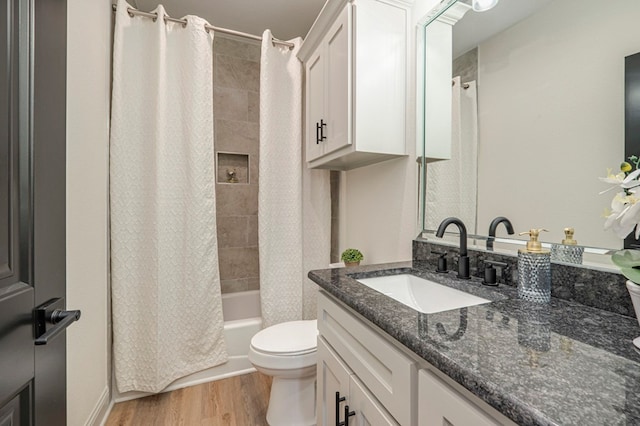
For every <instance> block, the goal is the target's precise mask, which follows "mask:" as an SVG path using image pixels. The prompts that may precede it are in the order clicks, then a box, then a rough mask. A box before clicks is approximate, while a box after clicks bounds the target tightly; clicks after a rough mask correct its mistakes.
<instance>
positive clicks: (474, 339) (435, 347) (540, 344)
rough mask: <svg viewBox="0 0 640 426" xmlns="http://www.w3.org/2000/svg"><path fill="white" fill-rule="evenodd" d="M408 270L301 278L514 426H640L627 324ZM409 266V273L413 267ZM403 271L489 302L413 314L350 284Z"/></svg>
mask: <svg viewBox="0 0 640 426" xmlns="http://www.w3.org/2000/svg"><path fill="white" fill-rule="evenodd" d="M413 266H414V265H413V264H412V263H411V262H407V263H395V264H385V265H370V266H362V267H358V268H342V269H327V270H319V271H311V272H310V273H309V277H310V278H311V279H312V280H313V281H315V282H316V283H317V284H318V285H319V286H320V287H321V288H322V289H324V290H325V291H326V292H327V293H329V294H331V295H333V296H334V297H335V298H337V299H339V300H341V301H342V302H344V303H345V304H346V305H347V306H350V307H351V308H353V309H354V310H356V311H357V312H359V313H360V314H361V315H363V316H364V317H365V318H367V319H368V320H369V321H371V322H373V323H374V324H376V325H377V326H378V327H380V328H381V329H383V330H384V331H385V332H387V333H388V334H389V335H390V336H392V337H393V338H395V339H396V340H397V341H398V342H400V343H401V344H403V345H405V346H406V347H407V348H409V349H410V350H411V351H413V352H414V353H416V354H417V355H419V356H420V357H422V358H424V359H425V360H426V361H428V362H429V363H431V364H432V365H434V366H435V367H436V368H438V369H440V370H441V371H443V372H444V373H445V374H447V375H448V376H449V377H451V378H452V379H453V380H455V381H456V382H458V383H460V384H461V385H462V386H464V387H465V388H467V389H468V390H470V391H471V392H472V393H474V394H475V395H477V396H478V397H480V398H481V399H482V400H484V401H486V402H487V403H488V404H489V405H491V406H492V407H494V408H496V409H497V410H498V411H500V412H502V413H503V414H504V415H506V416H507V417H509V418H511V419H512V420H513V421H515V422H516V423H518V424H522V425H640V354H638V353H637V352H636V351H635V350H634V348H633V346H632V343H631V341H632V340H633V338H635V337H638V336H640V326H639V325H638V322H637V320H636V319H635V318H632V317H627V316H623V315H619V314H616V313H612V312H608V311H604V310H600V309H595V308H592V307H587V306H584V305H581V304H578V303H576V302H572V301H567V300H562V299H558V298H555V297H553V298H552V300H551V303H550V304H549V305H536V304H531V303H527V302H524V301H521V300H518V299H517V294H516V289H515V288H514V287H512V286H508V285H504V284H503V285H500V286H499V287H497V288H496V287H486V286H483V285H481V284H480V280H479V279H477V278H473V279H472V280H470V281H461V280H458V279H457V278H456V276H455V273H449V274H436V273H434V272H430V271H428V270H427V271H425V270H419V269H413V268H412V267H413ZM416 266H417V265H416ZM403 272H409V273H413V274H415V275H418V276H422V277H424V278H427V279H430V280H432V281H436V282H440V283H442V284H445V285H449V286H452V287H456V288H459V289H462V290H465V291H468V292H469V293H472V294H475V295H478V296H481V297H484V298H487V299H489V300H491V301H492V302H491V303H487V304H484V305H478V306H472V307H468V308H463V309H456V310H452V311H446V312H440V313H435V314H422V313H419V312H417V311H415V310H413V309H411V308H409V307H407V306H405V305H403V304H401V303H399V302H396V301H395V300H393V299H390V298H389V297H387V296H384V295H382V294H381V293H378V292H377V291H375V290H372V289H370V288H368V287H366V286H365V285H363V284H360V283H359V282H357V281H356V279H355V278H358V277H371V276H380V275H389V274H397V273H403Z"/></svg>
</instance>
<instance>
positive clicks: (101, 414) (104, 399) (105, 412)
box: [85, 386, 113, 426]
mask: <svg viewBox="0 0 640 426" xmlns="http://www.w3.org/2000/svg"><path fill="white" fill-rule="evenodd" d="M111 408H113V401H112V400H111V398H109V386H105V388H104V390H103V391H102V394H101V395H100V398H99V399H98V402H97V403H96V406H95V407H93V410H91V414H90V415H89V418H88V419H87V421H86V422H85V426H102V425H104V424H105V422H106V421H107V417H109V413H110V412H111Z"/></svg>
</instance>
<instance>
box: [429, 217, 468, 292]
mask: <svg viewBox="0 0 640 426" xmlns="http://www.w3.org/2000/svg"><path fill="white" fill-rule="evenodd" d="M451 224H454V225H456V226H457V227H458V229H459V230H460V258H459V259H458V278H462V279H463V280H468V279H469V278H470V276H469V256H468V255H467V228H466V227H465V226H464V223H462V221H461V220H460V219H458V218H457V217H448V218H446V219H445V220H443V221H442V223H441V224H440V226H438V230H437V231H436V237H438V238H442V237H443V236H444V231H445V229H447V226H449V225H451Z"/></svg>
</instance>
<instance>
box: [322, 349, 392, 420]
mask: <svg viewBox="0 0 640 426" xmlns="http://www.w3.org/2000/svg"><path fill="white" fill-rule="evenodd" d="M318 407H321V409H319V410H318V425H322V426H335V425H337V424H340V423H342V422H345V418H347V417H348V418H349V420H348V422H346V423H345V424H351V425H358V426H364V425H380V426H387V425H389V426H394V425H398V422H396V421H395V420H394V419H393V417H392V416H391V415H390V414H389V413H388V412H387V410H385V408H384V407H383V406H382V404H380V402H378V400H377V399H376V398H375V397H374V396H373V395H371V393H370V392H369V390H368V389H367V388H366V386H365V385H364V384H363V383H362V382H361V381H360V380H358V378H357V376H355V375H354V374H353V372H352V371H351V370H350V369H349V367H347V366H346V364H345V363H344V361H342V360H341V359H340V357H339V356H338V355H337V354H336V353H335V352H334V351H333V350H332V349H331V348H330V347H329V345H328V344H327V343H326V342H325V341H324V339H322V338H320V339H318Z"/></svg>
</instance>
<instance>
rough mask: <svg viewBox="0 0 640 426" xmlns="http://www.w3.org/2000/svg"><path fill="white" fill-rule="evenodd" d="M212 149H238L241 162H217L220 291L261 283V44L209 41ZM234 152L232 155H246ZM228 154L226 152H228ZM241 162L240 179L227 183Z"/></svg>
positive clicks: (230, 40) (236, 289) (221, 150)
mask: <svg viewBox="0 0 640 426" xmlns="http://www.w3.org/2000/svg"><path fill="white" fill-rule="evenodd" d="M213 52H214V60H213V112H214V118H215V124H214V125H215V142H214V144H215V152H216V159H218V153H219V152H223V153H229V152H231V153H238V154H244V155H246V156H247V157H248V170H246V168H245V169H243V166H242V165H241V164H242V163H243V162H242V161H239V162H238V163H236V164H229V163H225V160H224V157H223V158H222V161H221V162H219V164H217V167H218V169H219V170H217V171H216V176H217V177H218V178H217V182H216V212H217V223H218V255H219V265H220V280H221V282H220V284H221V287H222V292H223V293H232V292H236V291H245V290H256V289H258V288H260V268H259V263H258V159H259V154H260V152H259V135H260V130H259V124H258V123H259V105H260V100H259V93H260V45H259V44H255V43H251V42H242V41H237V40H232V39H227V38H223V37H222V36H220V35H216V36H215V38H214V44H213ZM244 155H243V156H236V159H240V160H242V159H243V158H246V157H244ZM226 158H229V156H226ZM238 164H240V166H239V170H238V176H239V177H240V179H239V182H238V183H227V182H226V179H224V176H225V175H226V169H227V168H228V167H233V166H236V167H238Z"/></svg>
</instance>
